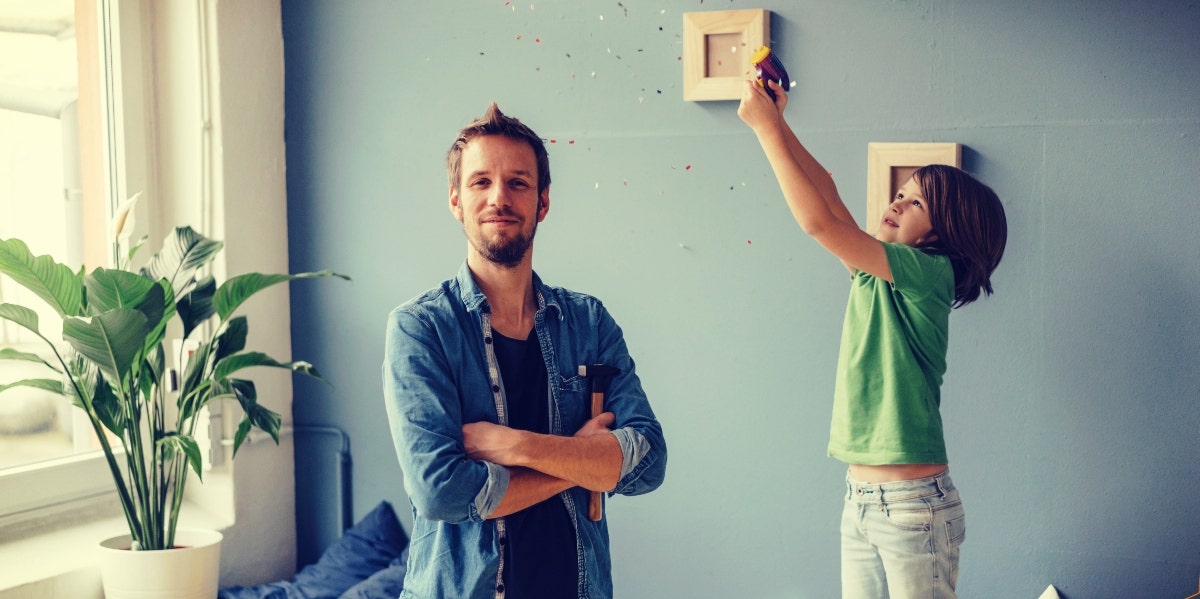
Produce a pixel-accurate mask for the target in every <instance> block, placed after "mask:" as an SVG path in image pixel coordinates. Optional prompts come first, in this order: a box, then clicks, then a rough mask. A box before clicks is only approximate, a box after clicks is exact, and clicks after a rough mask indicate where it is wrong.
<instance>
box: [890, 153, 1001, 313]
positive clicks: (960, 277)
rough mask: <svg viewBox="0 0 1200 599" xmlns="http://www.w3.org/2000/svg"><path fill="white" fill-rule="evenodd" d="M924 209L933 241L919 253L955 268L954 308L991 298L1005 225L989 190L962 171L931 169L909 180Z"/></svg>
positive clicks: (942, 166) (933, 166)
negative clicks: (944, 258)
mask: <svg viewBox="0 0 1200 599" xmlns="http://www.w3.org/2000/svg"><path fill="white" fill-rule="evenodd" d="M913 177H914V178H915V179H916V180H917V183H918V184H919V185H920V186H921V194H922V195H923V196H925V200H926V202H927V203H928V204H929V220H930V222H931V223H932V224H933V232H934V233H935V234H936V235H937V239H935V240H934V241H933V242H932V243H929V244H928V245H923V246H921V249H923V250H926V251H929V252H931V253H935V254H943V255H945V256H947V257H948V258H950V263H951V264H952V265H953V266H954V304H953V306H954V307H955V308H959V307H962V306H965V305H967V304H969V303H971V302H973V301H975V300H977V299H979V294H980V292H981V291H982V292H984V293H986V294H987V295H991V294H992V281H991V276H992V273H993V272H995V270H996V267H997V266H999V265H1000V259H1001V258H1002V257H1003V256H1004V246H1005V244H1006V242H1007V240H1008V221H1007V220H1006V218H1005V216H1004V206H1003V205H1002V204H1001V203H1000V198H999V197H998V196H997V195H996V192H995V191H992V188H991V187H988V186H987V185H985V184H983V183H982V182H980V181H979V180H978V179H976V178H975V177H972V176H971V175H970V174H968V173H966V172H965V171H963V170H961V169H958V168H955V167H953V166H947V165H945V164H931V165H929V166H925V167H922V168H920V169H917V172H916V173H914V174H913Z"/></svg>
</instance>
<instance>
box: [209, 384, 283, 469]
mask: <svg viewBox="0 0 1200 599" xmlns="http://www.w3.org/2000/svg"><path fill="white" fill-rule="evenodd" d="M222 393H226V394H227V393H232V394H233V396H234V397H236V398H237V400H238V404H239V405H241V406H242V410H243V411H244V412H245V413H246V414H245V416H244V417H243V418H242V421H241V422H240V423H239V424H238V434H237V435H235V436H234V439H233V455H234V456H237V451H238V448H240V447H241V446H242V442H243V441H245V440H246V436H247V435H248V434H249V433H250V429H251V428H252V427H254V428H258V429H260V430H262V431H264V432H266V433H267V434H269V435H271V438H272V439H273V440H274V441H275V444H276V445H278V444H279V428H280V426H282V423H283V418H281V417H280V416H279V414H277V413H275V412H273V411H271V410H269V409H267V408H264V407H262V406H260V405H258V391H257V390H255V388H254V382H253V381H247V380H243V379H229V380H228V381H226V382H225V384H224V385H223V387H222Z"/></svg>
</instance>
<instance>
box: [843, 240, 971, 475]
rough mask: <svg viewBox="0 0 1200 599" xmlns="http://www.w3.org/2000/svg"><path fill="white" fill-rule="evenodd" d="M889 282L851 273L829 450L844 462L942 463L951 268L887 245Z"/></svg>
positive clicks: (918, 252)
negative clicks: (943, 401) (942, 413)
mask: <svg viewBox="0 0 1200 599" xmlns="http://www.w3.org/2000/svg"><path fill="white" fill-rule="evenodd" d="M883 247H884V250H885V251H886V252H887V258H888V265H889V266H890V267H891V271H892V279H893V281H894V282H893V283H889V282H888V281H886V280H884V279H880V278H877V277H874V276H872V275H869V274H867V273H864V272H861V271H859V272H856V273H855V274H854V277H853V278H852V285H851V289H850V300H849V302H848V303H847V305H846V320H845V322H844V323H843V325H842V343H841V350H840V352H839V354H838V369H837V380H836V386H835V388H834V400H833V424H832V426H831V427H830V435H829V455H830V457H833V458H836V459H838V460H841V461H843V462H846V463H848V464H867V465H881V464H945V463H948V462H949V460H948V459H947V457H946V443H945V440H944V438H943V437H942V417H941V414H940V413H939V411H938V408H939V406H940V403H941V385H942V375H943V374H945V372H946V347H947V340H948V337H947V335H948V333H949V324H950V306H951V304H952V302H953V301H954V269H953V267H952V266H951V264H950V260H949V258H946V257H945V256H937V255H932V254H926V253H925V252H922V251H921V250H918V249H916V248H913V247H909V246H906V245H903V244H894V243H885V244H883Z"/></svg>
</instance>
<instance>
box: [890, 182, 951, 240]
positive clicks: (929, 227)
mask: <svg viewBox="0 0 1200 599" xmlns="http://www.w3.org/2000/svg"><path fill="white" fill-rule="evenodd" d="M875 238H876V239H878V240H879V241H885V242H889V243H903V244H904V245H909V246H913V247H918V246H921V245H924V244H926V243H929V242H932V241H934V240H935V239H937V235H935V234H934V233H933V222H932V221H930V220H929V203H928V202H927V201H926V200H925V196H923V195H921V186H920V184H918V183H917V180H916V178H910V179H909V180H908V181H907V182H906V183H905V184H904V185H903V186H901V187H900V190H899V191H897V192H896V197H894V198H892V203H891V204H889V205H888V207H887V209H886V210H884V211H883V219H882V220H881V221H880V223H879V231H878V232H877V233H876V234H875Z"/></svg>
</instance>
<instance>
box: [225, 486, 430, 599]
mask: <svg viewBox="0 0 1200 599" xmlns="http://www.w3.org/2000/svg"><path fill="white" fill-rule="evenodd" d="M407 547H408V535H407V534H405V532H404V529H403V528H402V527H401V526H400V520H399V519H398V518H396V512H395V511H394V510H393V509H392V504H390V503H388V502H386V501H381V502H379V505H377V506H375V509H373V510H371V513H369V514H367V515H366V516H365V517H364V518H363V519H362V520H360V521H359V522H358V524H355V525H354V528H351V529H350V530H348V531H346V533H345V534H343V535H342V537H341V538H340V539H338V541H337V543H335V544H333V545H332V546H330V547H329V548H328V549H326V550H325V553H323V554H322V555H321V559H319V560H317V563H315V564H312V565H310V566H307V567H305V568H304V569H303V570H301V571H300V572H299V573H298V574H296V577H295V578H293V579H292V580H291V581H290V582H287V581H283V582H273V583H268V584H264V585H259V586H255V587H248V588H247V587H230V588H227V589H222V590H221V592H220V594H219V595H218V598H219V599H339V597H341V596H342V594H343V593H345V592H346V591H348V590H350V588H351V587H354V586H355V585H358V584H359V583H361V582H363V581H366V580H367V579H369V578H371V577H372V576H373V575H375V573H377V572H380V571H381V570H384V569H388V570H394V567H393V564H394V563H395V562H396V561H397V559H398V558H399V557H400V556H401V554H404V555H405V556H407V553H405V551H404V550H405V549H406V548H407ZM403 563H404V562H401V564H403ZM395 574H396V573H395V572H394V571H393V572H392V573H391V574H390V575H389V576H390V577H382V576H381V577H380V582H384V581H386V582H389V583H390V582H392V581H394V578H395ZM400 581H401V584H402V583H403V572H401V573H400ZM364 588H366V587H364ZM372 596H373V595H364V597H372ZM396 596H399V592H397V593H396V594H395V595H393V596H392V597H396Z"/></svg>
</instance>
